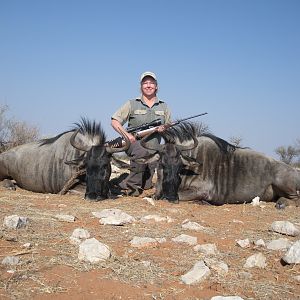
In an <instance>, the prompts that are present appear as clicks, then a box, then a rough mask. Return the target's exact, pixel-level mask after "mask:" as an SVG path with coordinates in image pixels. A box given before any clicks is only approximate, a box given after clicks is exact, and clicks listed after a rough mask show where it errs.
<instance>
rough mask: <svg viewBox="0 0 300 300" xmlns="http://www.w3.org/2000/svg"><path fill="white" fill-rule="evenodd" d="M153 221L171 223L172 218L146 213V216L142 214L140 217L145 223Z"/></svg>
mask: <svg viewBox="0 0 300 300" xmlns="http://www.w3.org/2000/svg"><path fill="white" fill-rule="evenodd" d="M152 220H153V221H155V222H167V223H171V222H173V221H174V220H173V219H172V218H170V217H168V216H167V217H161V216H159V215H148V216H144V217H142V218H141V221H142V222H144V223H146V222H147V221H152Z"/></svg>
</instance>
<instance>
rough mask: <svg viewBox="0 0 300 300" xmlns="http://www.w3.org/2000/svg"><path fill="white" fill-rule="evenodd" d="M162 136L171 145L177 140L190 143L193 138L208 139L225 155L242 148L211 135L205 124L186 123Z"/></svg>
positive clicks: (168, 130) (172, 128)
mask: <svg viewBox="0 0 300 300" xmlns="http://www.w3.org/2000/svg"><path fill="white" fill-rule="evenodd" d="M175 122H176V121H175ZM162 136H163V138H164V139H165V141H167V142H170V143H175V140H176V139H177V140H178V141H179V142H180V143H183V142H185V141H190V140H192V136H196V137H202V136H203V137H207V138H210V139H211V140H213V141H214V142H215V143H216V144H217V146H218V147H219V149H220V150H221V151H222V152H223V153H232V152H234V151H235V150H236V149H237V148H240V147H238V146H234V145H232V144H230V143H228V142H227V141H225V140H223V139H221V138H219V137H217V136H215V135H213V134H212V133H210V132H209V130H208V128H207V126H205V125H203V123H196V122H188V121H185V122H182V123H180V124H178V125H176V126H173V127H170V128H169V129H167V130H166V131H165V132H164V133H163V134H162Z"/></svg>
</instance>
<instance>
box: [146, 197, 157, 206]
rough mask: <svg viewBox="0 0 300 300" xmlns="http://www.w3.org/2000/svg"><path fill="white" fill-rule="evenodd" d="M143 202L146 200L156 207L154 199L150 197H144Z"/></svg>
mask: <svg viewBox="0 0 300 300" xmlns="http://www.w3.org/2000/svg"><path fill="white" fill-rule="evenodd" d="M143 200H146V201H147V202H148V203H149V204H151V205H153V206H155V202H154V200H153V199H152V198H150V197H144V198H143Z"/></svg>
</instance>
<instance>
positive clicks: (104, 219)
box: [92, 208, 135, 225]
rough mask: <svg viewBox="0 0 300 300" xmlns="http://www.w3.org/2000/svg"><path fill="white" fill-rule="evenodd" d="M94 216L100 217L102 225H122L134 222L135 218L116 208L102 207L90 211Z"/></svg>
mask: <svg viewBox="0 0 300 300" xmlns="http://www.w3.org/2000/svg"><path fill="white" fill-rule="evenodd" d="M92 214H93V215H94V216H95V217H96V218H100V220H99V223H100V224H102V225H124V224H129V223H133V222H135V218H134V217H132V216H130V215H128V214H127V213H125V212H123V211H122V210H120V209H118V208H108V209H103V210H101V211H100V212H99V211H98V212H92Z"/></svg>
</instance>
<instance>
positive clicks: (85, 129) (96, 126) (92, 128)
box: [74, 117, 106, 145]
mask: <svg viewBox="0 0 300 300" xmlns="http://www.w3.org/2000/svg"><path fill="white" fill-rule="evenodd" d="M74 125H75V127H74V130H79V132H80V133H81V134H83V135H84V136H86V137H87V138H88V139H90V140H95V139H97V140H98V142H97V145H102V144H104V143H105V141H106V135H105V132H104V131H103V129H102V126H101V123H96V122H95V121H90V120H88V119H86V118H84V117H81V120H80V122H77V123H74Z"/></svg>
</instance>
